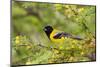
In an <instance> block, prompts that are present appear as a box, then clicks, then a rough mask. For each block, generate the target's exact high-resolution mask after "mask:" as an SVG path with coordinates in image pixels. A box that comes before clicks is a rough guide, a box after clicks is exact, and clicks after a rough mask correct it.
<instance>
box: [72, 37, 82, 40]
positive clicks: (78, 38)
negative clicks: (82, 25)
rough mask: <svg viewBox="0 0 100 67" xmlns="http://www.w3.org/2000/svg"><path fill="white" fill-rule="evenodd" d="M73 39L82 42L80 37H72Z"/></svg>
mask: <svg viewBox="0 0 100 67" xmlns="http://www.w3.org/2000/svg"><path fill="white" fill-rule="evenodd" d="M72 38H73V39H76V40H83V39H82V38H80V37H72Z"/></svg>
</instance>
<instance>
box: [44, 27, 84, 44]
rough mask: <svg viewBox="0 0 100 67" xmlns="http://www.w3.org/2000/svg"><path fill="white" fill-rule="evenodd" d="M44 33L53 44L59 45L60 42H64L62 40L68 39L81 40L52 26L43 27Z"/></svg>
mask: <svg viewBox="0 0 100 67" xmlns="http://www.w3.org/2000/svg"><path fill="white" fill-rule="evenodd" d="M44 31H45V33H46V35H47V36H48V38H49V39H50V40H51V41H53V42H58V43H61V42H64V40H66V39H69V38H71V39H75V40H82V38H79V37H76V36H73V35H71V34H69V33H66V32H63V31H59V30H56V29H54V28H53V27H52V26H45V27H44Z"/></svg>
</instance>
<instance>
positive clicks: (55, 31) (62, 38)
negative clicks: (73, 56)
mask: <svg viewBox="0 0 100 67" xmlns="http://www.w3.org/2000/svg"><path fill="white" fill-rule="evenodd" d="M60 32H62V31H59V30H56V29H54V30H53V31H52V32H51V34H50V39H51V41H53V42H55V43H59V44H62V43H63V42H64V40H65V38H64V37H61V39H54V38H53V37H54V35H55V34H56V33H60Z"/></svg>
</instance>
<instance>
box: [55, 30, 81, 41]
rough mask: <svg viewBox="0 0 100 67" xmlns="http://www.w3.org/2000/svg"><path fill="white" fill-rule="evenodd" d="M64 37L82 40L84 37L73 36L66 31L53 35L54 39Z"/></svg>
mask: <svg viewBox="0 0 100 67" xmlns="http://www.w3.org/2000/svg"><path fill="white" fill-rule="evenodd" d="M62 37H68V38H72V39H77V40H82V39H81V38H79V37H74V36H72V35H71V34H69V33H65V32H61V33H56V34H55V35H54V36H53V38H54V39H61V38H62Z"/></svg>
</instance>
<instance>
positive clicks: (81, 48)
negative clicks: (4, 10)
mask: <svg viewBox="0 0 100 67" xmlns="http://www.w3.org/2000/svg"><path fill="white" fill-rule="evenodd" d="M95 13H96V7H95V6H91V5H67V4H53V3H40V2H19V1H12V22H11V27H12V32H11V34H12V35H11V38H12V40H11V42H12V64H13V65H30V64H48V63H49V64H50V63H63V62H81V61H95V60H96V59H95V38H96V36H95V31H96V29H95V28H96V27H95V26H96V18H95V17H96V14H95ZM46 25H51V26H52V27H53V28H55V29H58V30H62V31H65V32H68V33H71V34H73V35H76V36H79V37H81V38H83V39H84V40H83V41H73V42H72V41H70V40H69V42H67V43H64V44H63V45H61V46H59V48H58V47H56V46H57V45H55V44H54V43H52V42H51V41H50V40H49V39H48V38H47V36H46V34H45V32H44V31H43V28H44V27H45V26H46Z"/></svg>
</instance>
